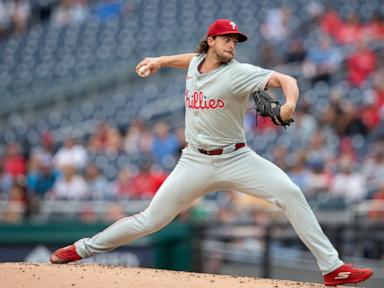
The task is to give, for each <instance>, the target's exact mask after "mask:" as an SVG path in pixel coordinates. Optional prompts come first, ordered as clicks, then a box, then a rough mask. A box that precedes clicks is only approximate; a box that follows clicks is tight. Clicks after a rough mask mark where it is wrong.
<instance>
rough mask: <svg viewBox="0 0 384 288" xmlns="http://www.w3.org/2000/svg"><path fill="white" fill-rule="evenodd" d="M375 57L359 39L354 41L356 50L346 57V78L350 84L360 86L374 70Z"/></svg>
mask: <svg viewBox="0 0 384 288" xmlns="http://www.w3.org/2000/svg"><path fill="white" fill-rule="evenodd" d="M376 64H377V58H376V55H375V53H374V52H372V51H371V50H369V48H368V47H367V45H366V43H365V42H364V41H363V40H361V41H358V42H357V43H356V51H355V52H354V53H353V54H351V55H350V56H349V57H348V59H347V73H348V76H347V79H348V81H349V83H350V84H351V85H352V86H355V87H356V86H357V87H360V86H361V85H363V84H364V82H365V81H366V80H367V78H368V77H369V76H370V74H371V73H372V72H373V71H374V70H375V68H376Z"/></svg>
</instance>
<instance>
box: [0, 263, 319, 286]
mask: <svg viewBox="0 0 384 288" xmlns="http://www.w3.org/2000/svg"><path fill="white" fill-rule="evenodd" d="M0 287H4V288H5V287H6V288H66V287H69V288H157V287H166V288H191V287H196V288H215V287H217V288H219V287H220V288H233V287H236V288H246V287H249V288H283V287H284V288H286V287H290V288H296V287H304V288H305V287H311V288H316V287H325V286H323V285H320V284H313V283H303V282H294V281H281V280H267V279H257V278H251V277H236V276H224V275H211V274H202V273H187V272H175V271H167V270H156V269H143V268H132V267H126V266H106V265H97V264H81V265H78V264H67V265H51V264H31V263H0Z"/></svg>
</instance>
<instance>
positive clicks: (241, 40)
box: [208, 31, 248, 42]
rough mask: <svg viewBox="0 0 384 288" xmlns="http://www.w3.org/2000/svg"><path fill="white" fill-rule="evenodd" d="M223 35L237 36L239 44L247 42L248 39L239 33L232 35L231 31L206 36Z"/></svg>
mask: <svg viewBox="0 0 384 288" xmlns="http://www.w3.org/2000/svg"><path fill="white" fill-rule="evenodd" d="M223 35H237V36H238V37H239V38H238V41H239V42H245V41H247V40H248V37H247V36H246V35H245V34H243V33H240V32H235V33H233V31H224V32H221V33H217V34H215V35H208V36H223Z"/></svg>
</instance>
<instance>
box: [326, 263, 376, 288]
mask: <svg viewBox="0 0 384 288" xmlns="http://www.w3.org/2000/svg"><path fill="white" fill-rule="evenodd" d="M372 275H373V270H372V269H370V268H356V267H354V266H353V265H352V264H344V265H342V266H340V267H339V268H337V269H336V270H334V271H332V272H330V273H328V274H326V275H324V276H323V278H324V284H325V285H326V286H337V285H343V284H347V283H359V282H363V281H365V280H367V279H368V278H369V277H371V276H372Z"/></svg>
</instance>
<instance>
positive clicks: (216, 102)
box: [185, 90, 224, 109]
mask: <svg viewBox="0 0 384 288" xmlns="http://www.w3.org/2000/svg"><path fill="white" fill-rule="evenodd" d="M185 105H186V106H187V107H188V108H192V109H222V108H224V101H223V100H222V99H220V98H219V99H207V97H206V96H204V93H203V91H195V92H193V95H192V96H191V97H190V96H189V93H188V90H185Z"/></svg>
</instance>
